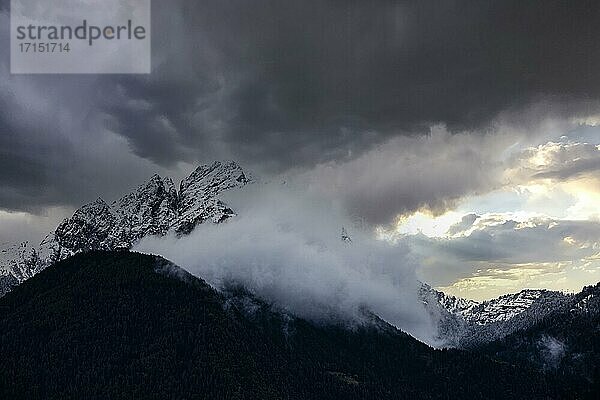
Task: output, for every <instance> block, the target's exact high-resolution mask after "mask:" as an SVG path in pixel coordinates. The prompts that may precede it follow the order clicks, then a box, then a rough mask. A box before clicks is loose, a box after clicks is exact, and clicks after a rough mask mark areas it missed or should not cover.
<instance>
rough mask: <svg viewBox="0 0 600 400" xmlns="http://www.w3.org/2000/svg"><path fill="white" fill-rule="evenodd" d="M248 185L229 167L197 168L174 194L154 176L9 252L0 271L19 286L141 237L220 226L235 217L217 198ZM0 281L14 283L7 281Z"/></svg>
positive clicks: (236, 167) (87, 207)
mask: <svg viewBox="0 0 600 400" xmlns="http://www.w3.org/2000/svg"><path fill="white" fill-rule="evenodd" d="M250 181H251V179H250V178H249V177H248V175H247V173H245V172H244V170H243V169H242V167H240V166H239V165H238V164H237V163H235V162H233V161H227V162H219V161H217V162H214V163H212V164H210V165H202V166H199V167H198V168H197V169H196V170H194V171H193V172H192V173H191V174H190V175H189V176H188V177H187V178H185V179H184V180H183V181H182V182H181V184H180V190H179V192H178V191H177V189H176V187H175V185H174V184H173V181H172V180H171V179H170V178H163V177H161V176H160V175H158V174H154V175H152V176H151V177H150V179H148V180H147V181H145V182H144V183H142V184H141V185H140V186H138V187H137V188H136V189H135V190H133V191H132V192H130V193H128V194H126V195H124V196H123V197H121V198H120V199H118V200H116V201H114V202H112V203H111V204H110V205H109V204H108V203H107V202H106V201H104V200H103V199H102V198H100V197H99V198H98V199H96V200H95V201H93V202H91V203H88V204H85V205H83V206H82V207H80V208H79V209H78V210H76V211H75V213H73V215H72V216H71V217H70V218H67V219H65V220H63V221H62V222H61V223H60V224H59V226H58V227H57V228H56V230H55V231H54V232H51V233H49V234H48V235H47V236H46V237H45V238H44V240H43V241H42V242H41V243H40V245H39V246H38V247H37V248H34V247H31V246H26V248H25V249H21V251H15V249H12V250H11V256H9V257H2V258H0V269H4V270H5V271H8V272H9V274H4V275H6V276H8V275H11V276H13V277H14V278H16V280H17V281H18V282H21V281H23V280H25V279H28V278H30V277H31V276H33V275H34V274H35V273H37V272H39V271H41V270H42V269H44V268H45V267H46V266H48V265H50V264H51V263H53V262H55V261H58V260H61V259H64V258H66V257H68V256H70V255H73V254H76V253H79V252H82V251H89V250H96V249H99V250H114V249H128V248H130V247H131V246H133V244H135V243H136V242H137V241H139V240H140V239H142V238H144V237H146V236H163V235H166V234H168V233H171V232H172V233H175V234H178V235H182V234H188V233H190V232H191V231H192V230H193V229H194V228H195V227H196V226H197V225H198V224H201V223H203V222H205V221H211V222H213V223H219V222H222V221H225V220H226V219H228V218H230V217H232V216H234V215H235V212H234V211H233V210H232V209H231V208H230V207H228V206H227V205H226V204H225V203H224V202H223V201H221V200H220V199H219V195H220V194H221V193H222V192H224V191H226V190H232V189H238V188H241V187H243V186H245V185H246V184H248V183H249V182H250ZM7 253H8V250H6V251H4V253H3V254H4V255H7ZM13 254H14V256H13ZM3 258H7V259H8V260H4V261H3ZM2 281H3V282H9V283H10V284H13V283H14V280H8V279H7V278H6V277H4V278H2ZM2 294H3V293H2V291H0V295H2Z"/></svg>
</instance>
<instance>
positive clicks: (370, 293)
mask: <svg viewBox="0 0 600 400" xmlns="http://www.w3.org/2000/svg"><path fill="white" fill-rule="evenodd" d="M223 200H224V201H225V202H226V203H227V204H228V205H230V206H231V207H232V208H233V209H234V210H236V212H237V214H238V215H237V216H236V217H234V218H231V219H230V220H228V221H227V222H225V223H222V224H211V223H205V224H201V225H199V226H198V227H197V228H196V229H195V230H194V231H193V232H192V233H191V234H190V235H188V236H184V237H179V238H177V237H175V236H167V237H161V238H158V237H152V238H146V239H144V240H143V241H141V242H140V243H139V244H138V245H137V246H136V247H135V250H136V251H141V252H146V253H153V254H159V255H161V256H163V257H165V258H167V259H169V260H171V261H173V262H174V263H176V264H178V265H179V266H181V267H183V268H185V269H187V270H188V271H189V272H191V273H192V274H194V275H196V276H198V277H200V278H202V279H204V280H206V281H207V282H208V283H210V284H211V285H213V286H214V287H216V288H224V287H225V286H226V285H230V284H235V285H243V286H244V287H245V288H247V289H248V290H250V291H251V292H252V293H254V294H256V295H257V296H259V297H261V298H263V299H265V300H267V301H269V302H272V303H273V304H275V305H276V306H277V307H281V308H283V309H285V310H287V311H289V312H292V313H294V314H296V315H298V316H300V317H304V318H308V319H311V320H317V321H327V320H335V321H361V319H362V318H364V313H363V312H361V310H364V309H365V308H366V309H367V310H370V311H372V312H374V313H375V314H377V315H378V316H380V317H381V318H383V319H384V320H386V321H388V322H390V323H392V324H393V325H395V326H397V327H398V328H400V329H403V330H404V331H406V332H409V333H411V334H412V335H413V336H415V337H417V338H419V339H421V340H423V341H426V342H428V343H432V341H433V334H432V332H433V328H434V327H433V326H432V322H431V319H430V318H429V317H428V316H427V314H426V312H425V310H424V308H423V306H422V304H421V302H420V300H419V299H418V297H417V292H418V287H419V284H418V281H417V278H416V275H415V269H416V261H415V260H413V258H412V257H411V254H410V251H409V250H408V248H407V247H406V246H405V245H403V244H402V243H396V244H391V243H388V242H384V241H381V240H377V239H376V238H375V236H374V234H373V233H372V232H366V231H361V230H359V229H356V228H353V226H354V224H353V221H352V219H351V218H349V217H348V216H347V215H345V214H344V212H343V210H342V208H341V207H339V206H337V205H336V204H334V203H332V202H331V201H327V200H324V199H320V198H316V197H314V196H310V195H306V194H303V193H302V192H301V191H299V190H294V189H292V188H290V187H289V186H287V185H272V184H253V185H249V186H248V187H246V188H245V189H243V190H240V191H234V192H230V193H228V194H227V196H226V197H224V198H223ZM342 227H345V228H346V229H347V231H348V234H349V236H350V237H351V239H352V242H351V243H348V242H345V241H342V240H341V230H342Z"/></svg>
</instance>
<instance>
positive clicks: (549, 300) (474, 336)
mask: <svg viewBox="0 0 600 400" xmlns="http://www.w3.org/2000/svg"><path fill="white" fill-rule="evenodd" d="M420 296H421V299H422V302H423V304H424V306H425V308H426V310H427V311H428V312H429V314H430V315H432V317H433V318H435V319H436V320H437V321H438V333H437V336H438V339H439V340H440V341H441V342H443V343H444V345H445V346H447V347H458V348H473V347H478V346H480V345H482V344H485V343H489V342H491V341H494V340H498V339H501V338H503V337H506V336H508V335H510V334H511V333H513V332H516V331H518V330H521V329H527V328H529V327H531V326H533V325H535V324H536V323H537V322H539V321H540V320H542V319H544V318H546V317H547V316H549V315H551V314H552V313H556V312H564V311H565V310H568V309H569V308H572V307H576V306H575V305H573V299H574V298H575V296H574V295H572V294H566V293H562V292H556V291H551V290H540V289H524V290H522V291H520V292H518V293H512V294H506V295H503V296H500V297H498V298H496V299H491V300H487V301H483V302H476V301H473V300H466V299H462V298H459V297H455V296H451V295H447V294H445V293H443V292H440V291H438V290H435V289H433V288H432V287H430V286H429V285H426V284H423V285H422V287H421V290H420Z"/></svg>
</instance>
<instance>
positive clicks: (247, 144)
mask: <svg viewBox="0 0 600 400" xmlns="http://www.w3.org/2000/svg"><path fill="white" fill-rule="evenodd" d="M6 4H8V2H7V1H0V10H2V9H4V10H6V9H7V7H6ZM599 11H600V7H597V5H596V4H595V3H594V2H588V1H578V2H561V1H543V2H523V1H491V2H480V1H462V2H459V1H435V2H434V1H418V2H417V1H404V2H402V1H363V2H358V1H335V0H332V1H310V0H309V1H302V2H299V1H274V0H273V1H262V0H256V1H242V0H225V1H224V0H219V1H202V2H191V1H168V2H167V1H154V2H153V10H152V15H153V21H152V24H153V26H152V43H153V73H152V74H151V75H149V76H119V75H115V76H102V77H75V76H63V77H50V76H41V77H31V76H21V77H13V76H10V75H8V73H7V71H6V70H4V71H0V72H2V75H1V76H0V78H1V79H2V85H1V86H0V100H1V101H2V102H3V103H2V106H3V107H2V109H1V110H0V129H1V130H2V131H1V132H0V133H1V135H2V136H1V138H0V141H1V142H0V145H1V146H2V147H1V150H0V152H1V155H2V158H1V159H0V164H2V165H1V167H2V169H0V183H1V184H2V193H1V194H0V208H8V209H30V208H33V207H44V206H46V205H50V204H65V203H69V204H73V203H75V204H76V203H77V202H78V201H79V200H83V199H89V198H90V197H91V193H92V192H99V193H102V192H103V191H105V190H106V191H108V192H110V193H113V192H114V193H120V192H122V191H124V190H126V189H127V187H128V186H129V185H130V184H131V182H132V181H135V180H137V179H138V178H140V177H141V176H142V175H143V173H142V170H143V168H144V167H146V168H148V169H149V171H147V172H148V173H151V172H154V169H157V165H159V166H162V167H165V168H174V166H176V165H177V163H178V162H181V161H186V162H190V163H195V162H201V161H209V160H212V159H216V158H223V157H227V158H235V159H237V160H239V161H241V162H242V163H244V164H246V165H249V166H250V167H254V168H260V169H265V170H267V171H269V172H272V171H286V170H288V169H290V168H294V167H299V168H309V167H312V166H314V165H315V164H318V163H321V162H329V161H336V162H339V161H351V160H354V159H356V157H359V156H360V155H361V154H363V153H364V152H365V151H367V150H372V149H373V148H374V146H375V145H377V144H381V143H384V142H385V141H387V140H389V139H390V138H391V137H392V136H394V135H419V134H424V133H427V134H428V133H429V132H430V129H429V127H430V126H431V124H435V123H445V124H447V126H448V127H449V128H450V129H451V130H453V131H457V130H462V129H473V130H477V131H488V130H489V128H491V126H490V123H491V121H493V119H494V117H496V116H497V114H498V113H499V112H502V111H509V112H512V113H518V112H519V111H520V110H522V109H524V108H526V107H527V106H528V105H530V104H531V103H532V102H537V101H540V100H544V101H548V102H550V103H552V104H553V107H552V108H551V112H552V113H561V112H565V113H568V114H569V116H570V115H572V114H573V115H579V114H581V115H584V114H586V113H589V112H590V111H592V110H590V109H589V108H586V107H589V106H585V107H583V108H581V107H579V106H578V105H581V104H588V105H589V104H593V103H594V101H596V100H597V99H598V97H599V96H600V93H599V91H600V82H599V80H600V75H598V74H597V71H598V70H599V67H600V51H599V50H600V44H599V41H598V40H597V38H598V37H600V35H599V34H600V24H599V23H598V22H600V21H599V18H598V17H599V15H598V14H599ZM3 21H4V22H8V19H7V16H6V13H4V14H3ZM4 26H5V27H7V26H8V23H7V24H4ZM6 29H7V28H5V29H3V30H2V32H3V34H2V39H1V40H2V48H3V49H4V50H3V51H0V54H2V59H1V60H0V61H1V63H0V64H2V65H3V66H4V67H6V68H7V66H8V52H7V50H6V49H7V48H8V43H7V37H8V36H7V34H6ZM36 96H37V98H38V99H37V101H41V102H42V103H49V104H45V105H44V106H43V107H41V108H40V109H36V110H34V112H33V113H34V115H35V116H36V119H35V122H34V123H30V122H28V121H29V120H30V118H29V114H31V113H32V111H31V109H32V106H31V105H30V104H28V102H29V101H30V99H32V98H34V97H36ZM51 96H54V97H51ZM58 96H60V101H59V102H56V98H57V97H58ZM23 99H25V100H23ZM57 113H58V114H60V115H63V119H62V120H59V119H58V118H57V117H56V115H57ZM15 115H16V116H15ZM106 130H108V131H109V132H110V133H112V134H116V135H117V136H116V137H117V138H118V137H122V138H123V139H124V140H125V141H126V142H125V144H126V146H123V143H120V142H119V143H115V140H117V139H115V138H111V136H110V135H108V134H107V133H106V132H105V131H106ZM129 151H131V152H133V153H134V154H135V156H137V157H135V156H131V157H130V158H127V153H128V152H129ZM440 151H443V149H442V150H440ZM107 154H110V156H109V157H107V156H106V155H107ZM441 158H442V159H443V158H444V157H441ZM476 158H477V157H476ZM144 160H146V161H144ZM476 161H477V162H478V163H481V161H480V160H476ZM437 167H438V166H437V165H431V167H430V169H431V170H432V171H435V168H437ZM461 168H463V167H461ZM464 168H467V169H468V168H469V167H468V166H465V167H464ZM150 170H151V171H150ZM366 174H367V175H368V171H367V173H366ZM94 180H95V181H94ZM396 181H397V179H392V182H396ZM438 181H439V180H438ZM438 181H436V180H434V181H433V182H434V183H435V182H438ZM448 182H450V181H448ZM479 182H484V183H485V185H487V174H481V175H479V174H477V179H475V180H474V181H473V182H471V183H470V184H468V185H466V187H467V189H468V191H469V192H476V191H477V189H478V188H477V187H475V186H478V185H479ZM384 186H385V185H382V190H381V192H382V196H383V198H382V199H375V203H376V204H381V205H383V206H382V207H379V208H381V209H383V212H382V213H378V212H376V211H372V210H371V212H373V213H375V214H377V215H375V216H373V217H372V218H371V220H373V221H382V220H383V219H386V218H388V219H389V216H390V215H393V214H394V212H396V211H398V210H401V211H402V210H408V209H411V208H413V206H415V207H419V206H422V205H423V204H424V203H425V202H424V200H423V198H424V196H427V197H428V198H429V200H428V202H431V203H432V204H433V208H435V207H441V206H443V205H444V204H449V203H451V202H452V201H453V199H456V198H460V197H461V195H463V194H464V192H463V191H462V189H461V186H456V187H455V188H454V189H452V190H451V193H450V197H451V199H450V200H449V201H446V199H445V198H443V196H444V193H442V194H441V195H440V196H437V192H436V187H425V188H424V190H423V193H411V196H412V197H410V199H412V198H413V197H414V199H412V200H411V203H410V204H408V205H403V204H401V203H402V199H403V198H404V197H406V196H405V193H406V192H405V191H404V189H402V190H400V192H398V190H396V189H393V188H387V187H384ZM419 187H420V186H419ZM384 189H385V190H384ZM396 192H398V193H399V194H398V193H396ZM107 196H110V195H107ZM402 196H404V197H402ZM435 197H440V198H439V199H435ZM379 200H381V201H379ZM348 203H350V204H353V205H356V204H358V205H363V204H366V203H371V201H370V200H368V199H365V198H364V196H363V197H360V198H358V199H350V200H348ZM427 204H429V203H427ZM365 207H367V208H368V205H367V206H365ZM363 208H364V207H363ZM367 211H368V210H367ZM367 213H368V212H367Z"/></svg>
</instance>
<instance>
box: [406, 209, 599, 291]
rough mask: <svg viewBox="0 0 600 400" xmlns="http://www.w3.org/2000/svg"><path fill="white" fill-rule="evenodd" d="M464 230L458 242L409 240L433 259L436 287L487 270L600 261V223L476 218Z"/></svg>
mask: <svg viewBox="0 0 600 400" xmlns="http://www.w3.org/2000/svg"><path fill="white" fill-rule="evenodd" d="M459 225H460V227H459V226H458V225H455V226H454V227H453V231H454V234H455V236H454V237H450V238H428V237H426V236H424V235H416V236H412V237H410V238H409V239H408V240H409V241H410V242H411V244H412V247H413V248H414V249H415V251H416V252H417V253H419V254H421V255H424V256H425V257H427V259H428V264H427V267H426V272H425V273H426V275H428V278H429V281H431V282H432V283H434V284H436V285H442V286H443V285H448V284H450V283H453V282H454V281H456V280H457V277H469V276H472V275H473V274H474V273H475V272H476V271H477V270H480V269H484V268H495V269H498V270H499V271H500V270H503V269H504V270H507V269H510V268H514V267H519V268H522V266H523V265H527V264H532V265H533V266H534V267H536V268H544V267H543V264H545V263H554V264H556V263H575V265H577V263H580V264H581V263H582V262H583V261H584V260H586V259H592V258H596V259H597V254H598V252H599V251H600V242H599V241H598V237H600V223H599V222H598V221H569V220H554V219H551V218H531V219H529V220H527V221H517V220H515V219H511V218H510V217H507V216H487V217H485V216H483V217H482V216H476V218H473V215H472V214H470V215H467V216H465V218H463V221H462V222H461V223H460V224H459ZM540 249H543V251H540ZM565 265H566V264H565ZM569 265H570V264H569Z"/></svg>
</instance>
